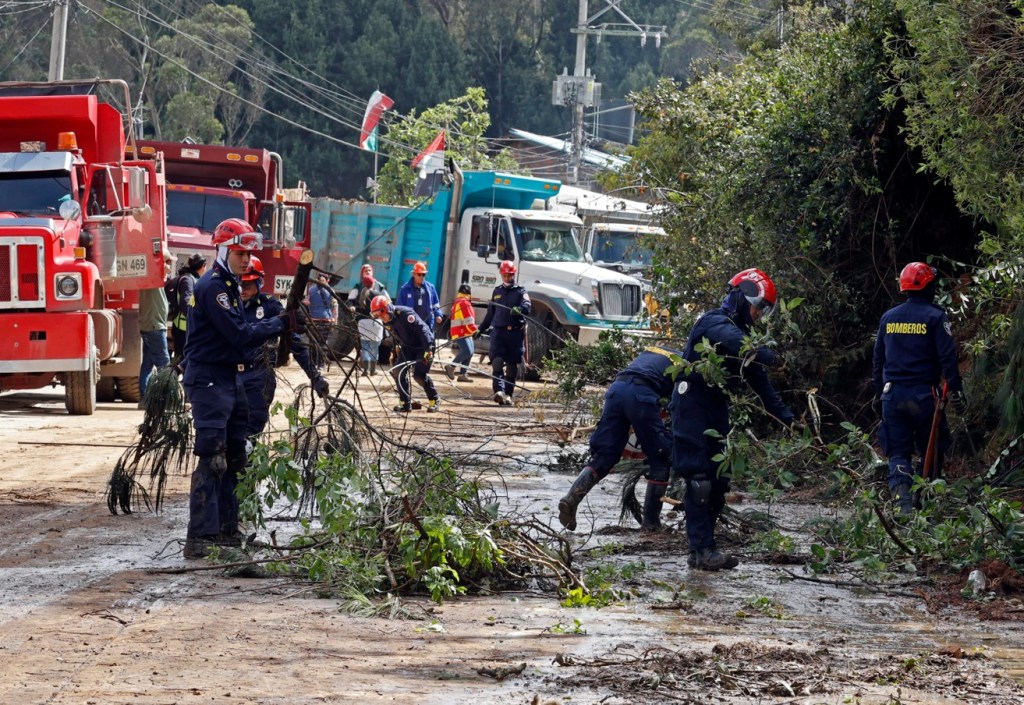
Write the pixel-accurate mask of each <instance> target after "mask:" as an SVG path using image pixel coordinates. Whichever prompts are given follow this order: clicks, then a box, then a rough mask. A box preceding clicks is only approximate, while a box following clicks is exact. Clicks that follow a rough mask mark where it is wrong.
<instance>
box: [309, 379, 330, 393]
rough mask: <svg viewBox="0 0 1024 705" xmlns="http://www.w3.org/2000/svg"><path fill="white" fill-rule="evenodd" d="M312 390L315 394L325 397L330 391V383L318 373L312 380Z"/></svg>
mask: <svg viewBox="0 0 1024 705" xmlns="http://www.w3.org/2000/svg"><path fill="white" fill-rule="evenodd" d="M313 391H314V392H316V393H317V396H320V397H326V396H327V395H328V394H330V393H331V385H330V384H328V382H327V379H326V378H325V377H324V376H323V375H319V376H317V377H316V379H314V380H313Z"/></svg>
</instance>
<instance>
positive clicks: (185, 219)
mask: <svg viewBox="0 0 1024 705" xmlns="http://www.w3.org/2000/svg"><path fill="white" fill-rule="evenodd" d="M228 218H242V219H243V220H245V219H246V218H245V201H243V200H242V199H241V198H232V197H230V196H216V195H212V194H206V193H198V192H192V191H168V192H167V224H168V225H176V226H178V227H179V228H197V229H199V230H203V231H206V232H209V233H212V232H213V231H214V230H216V229H217V226H218V225H220V223H221V221H223V220H227V219H228Z"/></svg>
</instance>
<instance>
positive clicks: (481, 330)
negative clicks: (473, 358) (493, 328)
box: [473, 328, 490, 338]
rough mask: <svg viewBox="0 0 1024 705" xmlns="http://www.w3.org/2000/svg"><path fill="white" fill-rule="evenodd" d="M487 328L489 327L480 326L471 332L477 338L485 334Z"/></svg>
mask: <svg viewBox="0 0 1024 705" xmlns="http://www.w3.org/2000/svg"><path fill="white" fill-rule="evenodd" d="M489 330H490V328H481V329H479V330H478V331H477V332H476V333H474V334H473V337H474V338H479V337H480V336H481V335H487V331H489Z"/></svg>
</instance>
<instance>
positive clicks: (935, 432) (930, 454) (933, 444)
mask: <svg viewBox="0 0 1024 705" xmlns="http://www.w3.org/2000/svg"><path fill="white" fill-rule="evenodd" d="M948 395H949V385H948V384H946V383H945V382H943V383H942V396H940V397H939V398H938V399H936V400H935V413H934V414H932V430H931V433H929V434H928V449H927V450H926V451H925V454H924V467H922V468H921V476H922V477H923V478H924V479H925V480H930V479H931V477H932V468H933V467H934V466H935V456H936V452H937V451H936V449H937V447H938V445H939V428H940V427H941V426H942V412H943V411H944V410H945V409H946V398H947V397H948Z"/></svg>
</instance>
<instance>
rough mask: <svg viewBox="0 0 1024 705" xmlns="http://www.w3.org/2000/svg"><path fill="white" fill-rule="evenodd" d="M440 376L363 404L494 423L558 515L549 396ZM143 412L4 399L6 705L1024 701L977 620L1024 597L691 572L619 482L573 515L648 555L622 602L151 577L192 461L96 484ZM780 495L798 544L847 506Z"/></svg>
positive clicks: (368, 397)
mask: <svg viewBox="0 0 1024 705" xmlns="http://www.w3.org/2000/svg"><path fill="white" fill-rule="evenodd" d="M286 374H287V377H288V378H289V379H291V380H294V381H298V380H299V378H300V376H301V375H300V374H299V373H297V371H296V370H295V369H290V370H287V371H286ZM337 374H338V373H337V372H334V373H333V374H331V375H330V377H331V378H332V380H333V381H334V382H335V385H336V386H337ZM436 377H437V378H438V381H439V383H440V384H441V393H442V395H443V397H444V409H443V411H442V413H440V414H436V415H434V414H432V415H427V414H426V412H425V411H421V412H418V413H417V414H415V415H414V416H413V418H412V419H409V420H405V419H395V418H394V417H393V416H392V415H391V414H389V413H385V412H383V411H382V410H380V409H382V408H383V407H388V408H389V407H390V406H391V405H393V404H394V401H395V397H394V395H393V394H392V393H391V392H390V389H389V387H388V386H387V385H385V384H384V382H385V379H386V378H385V377H384V376H378V377H377V378H376V381H377V383H378V387H379V388H380V389H381V390H383V391H382V393H381V396H380V397H378V396H376V394H375V393H374V392H373V391H372V390H371V387H370V385H369V384H368V382H367V381H366V380H363V381H362V382H361V385H360V389H361V392H362V400H363V404H364V406H365V408H367V409H368V410H370V411H371V413H373V414H374V415H375V417H376V418H377V419H378V421H379V423H381V424H386V425H388V426H389V429H390V431H391V432H392V433H394V434H396V435H400V436H402V437H405V438H413V439H417V440H419V441H423V440H424V439H427V438H431V437H446V436H447V437H451V436H453V435H457V434H469V435H471V436H473V437H474V438H476V437H480V438H486V437H487V436H489V435H490V434H492V433H497V435H498V437H499V439H500V440H498V441H491V442H490V443H489V444H487V445H486V446H485V447H486V448H487V449H500V451H501V452H502V453H503V454H506V455H510V456H513V457H514V458H515V459H516V460H515V462H512V463H510V464H509V465H508V466H507V471H505V472H504V473H503V475H502V480H503V482H502V487H501V492H502V493H506V492H507V499H506V502H507V504H508V505H509V506H511V507H515V508H517V509H518V510H519V511H523V512H528V513H534V514H536V515H537V516H538V517H539V518H541V519H542V520H544V521H550V522H552V523H556V522H555V518H554V515H553V509H554V507H555V504H556V502H557V499H558V497H559V496H560V495H561V494H562V493H563V492H564V490H565V488H566V487H567V485H568V483H569V482H570V480H571V476H570V475H567V474H561V473H555V472H552V471H551V470H550V469H549V468H546V467H545V463H547V462H548V461H550V459H551V457H552V456H553V454H556V453H558V452H559V449H558V447H557V446H556V445H554V441H555V440H556V435H555V434H554V433H552V432H551V425H552V424H553V423H554V422H556V421H558V420H559V419H560V410H559V408H558V407H557V406H556V405H553V404H549V403H545V402H541V401H538V402H536V403H534V404H525V403H523V401H520V402H519V404H518V405H517V406H516V407H515V408H512V409H508V408H501V407H498V406H497V405H495V404H494V403H493V402H492V401H490V390H489V385H488V383H487V381H486V380H484V379H483V378H477V379H476V381H474V382H473V383H472V384H469V385H462V386H460V387H459V388H454V387H452V386H450V385H448V383H447V382H446V381H445V380H444V376H443V374H440V373H439V374H437V375H436ZM530 386H531V387H532V388H533V389H534V391H537V390H538V388H539V385H530ZM290 393H291V392H290V390H289V389H288V388H287V387H286V386H284V387H282V388H281V389H280V391H279V398H281V399H284V398H286V397H288V396H289V395H290ZM521 396H522V395H521ZM142 413H143V412H142V411H140V410H138V409H136V408H135V405H134V404H120V403H110V404H101V405H100V409H99V410H98V412H97V413H96V414H95V415H94V416H91V417H70V416H68V415H66V413H65V412H64V407H63V400H62V396H61V394H60V390H55V391H49V390H46V391H40V392H30V393H17V394H14V393H8V394H3V395H0V526H3V527H4V541H3V542H2V543H0V671H2V677H0V703H19V704H29V703H59V704H63V703H69V704H70V703H75V704H79V705H86V704H97V705H98V704H105V703H138V704H139V705H157V704H160V705H163V704H171V703H179V704H183V705H184V704H190V705H191V704H197V703H211V702H212V703H259V704H265V705H271V704H281V705H284V704H288V705H300V704H305V703H342V702H353V703H383V702H396V703H475V704H479V703H494V702H501V703H504V704H507V705H519V704H523V705H526V704H530V703H535V702H536V703H609V704H611V703H620V704H621V703H675V702H685V703H716V702H723V703H830V704H831V703H837V704H838V703H891V704H893V705H895V704H896V703H986V704H989V705H1004V704H1009V703H1024V686H1022V683H1024V628H1022V626H1021V623H1020V622H1018V621H1012V620H993V619H984V617H991V616H993V615H996V616H1005V617H1013V616H1017V617H1019V616H1020V614H1019V613H1020V612H1021V611H1022V610H1024V607H1022V606H1021V604H1020V602H1019V601H1015V600H1013V599H1012V598H1011V599H1009V600H1007V599H1001V600H1000V610H999V611H998V612H988V613H983V612H979V611H978V610H975V609H970V608H965V607H963V606H960V605H957V604H955V602H956V600H937V599H934V597H935V595H934V594H929V593H920V592H915V591H914V590H913V589H910V588H907V587H901V586H893V588H892V591H891V592H879V591H869V590H865V589H862V588H850V587H845V586H837V585H829V584H822V583H814V582H808V581H804V580H794V579H792V577H791V576H790V574H789V573H787V571H789V572H791V573H793V574H796V575H799V576H805V575H809V574H807V573H804V571H803V568H802V566H800V565H777V564H774V563H770V562H768V560H767V558H766V557H764V556H750V555H747V556H745V557H744V558H745V559H744V561H743V563H742V564H741V565H740V567H739V568H738V569H736V570H734V571H730V572H727V573H722V574H712V573H701V572H696V571H690V570H688V569H687V568H686V554H685V551H684V549H683V535H682V533H681V531H680V530H679V529H680V525H679V521H678V518H674V517H673V516H671V515H670V516H669V517H668V521H667V523H668V525H669V526H671V527H675V530H674V531H670V532H667V533H664V534H659V535H655V536H648V535H641V534H640V533H639V531H637V530H636V527H635V525H634V524H632V522H631V520H630V521H629V522H627V523H625V524H622V525H619V524H618V521H617V518H618V510H617V502H616V500H617V497H616V495H617V492H618V485H617V483H615V482H611V481H606V482H605V483H602V484H601V485H599V486H598V488H597V489H595V491H594V492H592V493H591V495H590V498H589V502H588V503H587V504H586V505H585V508H584V511H582V512H581V515H580V519H581V522H580V528H579V530H578V531H577V533H576V537H577V538H576V540H577V543H578V547H577V552H578V553H577V555H578V556H579V558H580V560H581V561H583V562H585V563H586V564H589V565H596V564H598V563H599V562H602V561H604V562H611V563H613V564H615V565H618V566H624V565H631V566H634V567H636V566H638V565H639V564H640V563H641V562H642V564H643V567H644V569H643V570H639V571H637V574H636V576H635V577H634V578H633V579H632V580H631V581H629V583H628V584H625V585H623V588H624V589H625V590H627V591H629V592H630V593H632V597H631V599H624V600H623V601H622V602H620V603H619V604H617V605H614V606H611V607H606V608H603V609H599V610H598V609H589V608H586V609H570V608H563V607H561V606H560V605H559V603H558V600H557V598H556V597H555V596H554V595H552V594H550V593H544V592H542V591H540V590H536V591H526V592H521V593H515V594H500V595H496V596H489V597H470V598H462V599H458V600H455V601H451V602H447V603H445V604H444V605H443V606H441V607H437V606H434V605H432V604H430V603H429V602H428V601H426V600H418V599H411V600H408V601H407V605H408V606H410V607H411V608H412V610H413V611H414V612H418V613H420V614H422V615H423V617H424V619H422V620H389V619H363V618H356V617H352V616H349V615H347V614H343V613H341V612H339V610H338V603H337V601H334V600H329V599H315V598H313V597H310V596H309V594H310V593H309V592H308V590H307V589H305V588H303V587H302V586H297V585H295V584H294V583H283V582H280V581H278V580H275V579H243V578H230V577H225V576H224V575H223V574H222V573H221V572H219V571H209V572H193V573H186V574H178V575H175V574H159V573H152V572H148V571H151V570H153V569H160V568H174V567H184V566H186V565H195V563H194V562H189V563H186V562H185V561H183V560H182V557H181V542H180V541H181V539H182V538H183V536H184V530H185V524H186V515H187V507H186V501H187V498H186V494H185V492H186V488H187V478H184V477H176V478H174V479H173V481H172V484H171V492H170V495H169V499H168V500H167V502H166V505H165V509H164V511H163V512H162V513H160V514H159V515H156V514H150V513H135V514H133V515H130V516H112V515H110V514H109V513H108V511H107V508H106V503H105V500H104V488H105V484H106V481H107V479H108V477H109V474H110V471H111V469H112V468H113V465H114V462H115V460H116V459H117V457H118V456H119V455H120V453H121V452H122V450H123V448H124V447H125V445H127V444H128V443H130V442H131V441H132V439H133V436H134V431H135V427H136V425H137V424H138V423H139V422H140V421H141V419H142ZM583 449H584V447H583V446H577V447H576V448H575V450H578V451H582V450H583ZM736 499H737V500H738V501H740V503H739V504H737V505H736V506H737V507H741V508H757V507H756V505H755V504H754V503H752V502H750V501H749V499H747V500H745V501H742V500H744V498H742V497H737V498H736ZM772 511H773V515H774V516H775V517H776V518H777V519H778V520H779V521H780V523H781V525H782V526H783V527H784V528H785V529H786V530H787V531H789V532H791V533H792V534H793V535H795V536H797V537H798V538H800V527H801V526H802V523H803V521H805V520H806V519H808V518H812V517H815V516H822V515H831V513H832V512H833V511H834V510H833V509H831V508H829V507H826V506H818V505H814V504H795V503H794V504H785V505H783V506H781V507H779V506H775V507H773V510H772ZM602 547H603V548H602ZM960 580H961V579H960V578H955V579H951V581H950V583H949V585H946V586H945V589H946V591H947V593H948V592H949V591H952V592H953V593H954V594H955V593H956V591H957V590H958V589H959V587H960V585H959V584H958V582H957V581H960ZM923 596H927V597H929V599H928V600H926V599H923ZM520 667H522V668H521V670H520ZM509 671H511V673H510V674H508V675H507V676H506V674H507V673H508V672H509ZM502 676H506V677H504V678H501V677H502Z"/></svg>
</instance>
